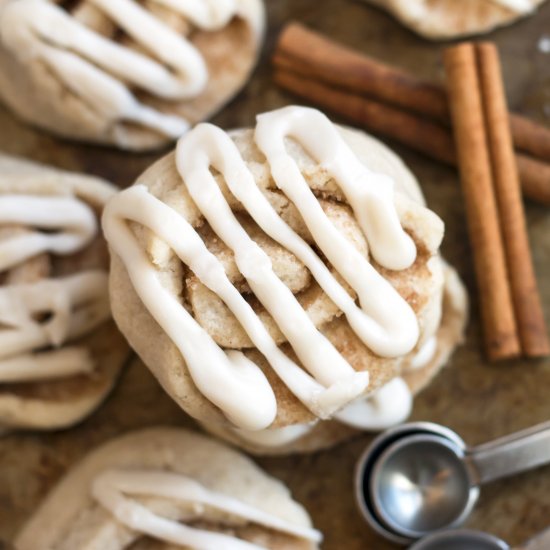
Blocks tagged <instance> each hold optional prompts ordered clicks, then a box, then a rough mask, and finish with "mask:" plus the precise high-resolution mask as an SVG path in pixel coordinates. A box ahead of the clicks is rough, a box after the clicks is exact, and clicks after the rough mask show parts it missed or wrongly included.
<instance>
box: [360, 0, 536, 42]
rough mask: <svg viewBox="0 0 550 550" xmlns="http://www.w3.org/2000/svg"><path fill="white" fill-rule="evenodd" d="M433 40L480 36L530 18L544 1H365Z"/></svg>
mask: <svg viewBox="0 0 550 550" xmlns="http://www.w3.org/2000/svg"><path fill="white" fill-rule="evenodd" d="M364 1H365V2H369V3H370V4H373V5H375V6H378V7H380V8H383V9H385V10H387V11H388V12H389V13H391V14H392V15H393V16H394V17H396V18H397V19H398V20H399V21H401V23H403V24H404V25H406V26H407V27H408V28H410V29H411V30H412V31H414V32H416V33H418V34H420V35H422V36H424V37H426V38H430V39H432V40H446V39H450V38H457V37H459V36H468V35H473V34H483V33H486V32H489V31H491V30H493V29H495V28H497V27H503V26H505V25H509V24H511V23H513V22H514V21H517V20H518V19H520V18H522V17H526V16H528V15H531V14H532V13H533V12H534V11H535V10H536V9H537V7H538V6H540V5H541V4H542V3H543V2H544V1H545V0H460V1H459V2H457V0H364Z"/></svg>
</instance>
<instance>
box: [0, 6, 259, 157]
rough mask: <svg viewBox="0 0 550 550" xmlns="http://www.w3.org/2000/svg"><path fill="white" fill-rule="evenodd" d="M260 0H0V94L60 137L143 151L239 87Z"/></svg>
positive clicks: (255, 36) (255, 45)
mask: <svg viewBox="0 0 550 550" xmlns="http://www.w3.org/2000/svg"><path fill="white" fill-rule="evenodd" d="M263 20H264V13H263V3H262V0H201V1H199V0H145V1H143V2H141V1H137V0H77V1H68V0H64V1H60V0H0V98H2V99H3V101H4V102H5V103H6V105H8V106H9V107H10V108H11V109H13V110H14V111H15V112H16V113H17V114H18V115H19V116H20V117H21V118H23V119H24V120H26V121H27V122H29V123H31V124H34V125H36V126H39V127H41V128H44V129H46V130H49V131H51V132H54V133H55V134H58V135H60V136H64V137H68V138H72V139H77V140H84V141H89V142H97V143H102V144H109V145H115V146H117V147H121V148H123V149H133V150H146V149H152V148H157V147H160V146H162V145H165V144H167V143H169V142H171V141H173V140H174V139H176V138H177V137H179V136H180V135H182V134H183V133H184V132H185V131H186V130H187V129H188V128H189V126H190V125H191V124H195V123H197V122H199V121H201V120H204V119H206V118H209V117H210V116H212V115H213V114H214V113H215V112H216V111H217V110H218V109H220V108H221V107H222V106H223V105H224V104H225V103H227V102H228V101H229V100H230V99H231V98H232V97H233V96H234V95H235V94H236V93H237V92H238V90H239V89H240V88H241V87H242V86H243V85H244V83H245V82H246V80H247V79H248V76H249V74H250V72H251V70H252V68H253V66H254V64H255V62H256V58H257V56H258V52H259V48H260V45H261V41H262V37H263Z"/></svg>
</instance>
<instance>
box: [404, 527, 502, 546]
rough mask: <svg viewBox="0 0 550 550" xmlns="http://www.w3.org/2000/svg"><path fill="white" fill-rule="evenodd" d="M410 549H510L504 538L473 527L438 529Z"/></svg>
mask: <svg viewBox="0 0 550 550" xmlns="http://www.w3.org/2000/svg"><path fill="white" fill-rule="evenodd" d="M409 550H510V546H509V545H508V544H507V543H506V542H504V541H503V540H502V539H499V538H498V537H495V536H494V535H490V534H489V533H484V532H483V531H475V530H473V529H449V530H446V531H438V532H437V533H432V534H431V535H428V536H427V537H424V538H423V539H421V540H419V541H417V542H415V543H414V544H413V545H412V546H411V547H410V548H409Z"/></svg>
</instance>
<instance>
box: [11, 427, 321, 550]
mask: <svg viewBox="0 0 550 550" xmlns="http://www.w3.org/2000/svg"><path fill="white" fill-rule="evenodd" d="M320 540H321V534H320V533H319V531H316V530H315V529H313V528H312V527H311V520H310V518H309V516H308V514H307V512H306V511H305V510H304V508H302V507H301V506H300V505H299V504H298V503H296V502H295V501H294V500H293V499H292V497H291V495H290V493H289V490H288V489H287V488H286V486H284V485H283V484H282V483H281V482H279V481H277V480H276V479H274V478H272V477H270V476H268V475H267V474H266V473H264V472H263V471H262V470H260V468H258V467H257V466H256V465H255V464H254V463H253V462H252V461H251V460H250V459H248V458H247V457H245V456H243V455H241V454H239V453H237V452H236V451H233V450H231V449H229V448H227V447H225V446H224V445H222V444H220V443H217V442H215V441H212V440H210V439H208V438H206V437H204V436H200V435H197V434H194V433H191V432H187V431H184V430H180V429H173V428H155V429H148V430H144V431H140V432H134V433H130V434H128V435H124V436H122V437H120V438H118V439H115V440H113V441H110V442H108V443H106V444H104V445H103V446H101V447H99V448H98V449H96V450H95V451H92V452H91V453H90V454H89V455H88V456H86V457H85V458H84V459H83V460H82V461H81V462H80V463H79V464H77V465H76V466H75V467H74V468H73V469H72V470H71V471H70V472H69V473H68V474H67V475H66V476H65V477H64V478H63V479H62V480H61V482H60V483H59V484H58V485H57V487H55V488H54V490H53V491H52V492H51V493H50V495H49V496H48V497H47V498H46V500H45V501H44V503H43V504H42V505H41V506H40V507H39V509H38V510H37V511H36V513H35V514H34V516H33V517H31V519H30V520H29V522H28V523H27V524H26V525H25V526H24V527H23V529H22V531H21V533H20V534H19V535H18V536H17V537H16V540H15V549H16V550H36V548H37V545H36V544H37V541H40V548H44V549H45V548H47V549H48V550H75V549H77V548H78V549H84V548H98V549H99V548H101V549H106V548H109V549H110V550H122V549H123V548H130V547H131V548H132V549H134V550H176V549H177V548H190V549H191V548H201V549H205V550H220V549H222V548H223V549H224V550H261V549H262V548H263V549H266V548H269V549H273V550H313V549H315V548H318V543H319V542H320Z"/></svg>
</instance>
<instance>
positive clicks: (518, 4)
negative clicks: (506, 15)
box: [489, 0, 535, 14]
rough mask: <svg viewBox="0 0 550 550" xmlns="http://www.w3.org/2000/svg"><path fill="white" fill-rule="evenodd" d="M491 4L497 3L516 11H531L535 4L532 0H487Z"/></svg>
mask: <svg viewBox="0 0 550 550" xmlns="http://www.w3.org/2000/svg"><path fill="white" fill-rule="evenodd" d="M489 1H490V2H492V3H493V4H498V5H499V6H502V7H504V8H508V9H509V10H512V11H514V12H516V13H522V14H523V13H531V12H532V11H534V10H535V5H534V3H533V2H532V0H489Z"/></svg>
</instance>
